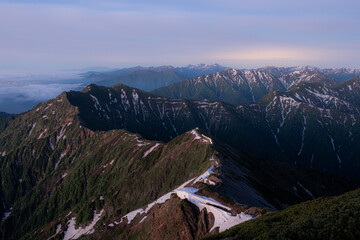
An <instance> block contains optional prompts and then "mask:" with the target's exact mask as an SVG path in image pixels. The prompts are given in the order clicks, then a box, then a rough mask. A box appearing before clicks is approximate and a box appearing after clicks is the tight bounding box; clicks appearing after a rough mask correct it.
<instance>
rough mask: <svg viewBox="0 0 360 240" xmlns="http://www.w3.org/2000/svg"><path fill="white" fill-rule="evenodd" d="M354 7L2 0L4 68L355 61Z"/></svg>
mask: <svg viewBox="0 0 360 240" xmlns="http://www.w3.org/2000/svg"><path fill="white" fill-rule="evenodd" d="M359 9H360V2H359V1H355V0H352V1H351V0H345V1H338V0H337V1H333V0H327V1H324V0H317V1H314V0H312V1H310V0H302V1H289V0H287V1H285V0H273V1H269V0H253V1H234V0H221V1H220V0H219V1H215V0H206V1H205V0H191V1H190V0H183V1H168V0H167V1H165V0H163V1H160V0H159V1H143V0H142V1H111V0H103V1H95V0H82V1H80V0H78V1H76V0H72V1H56V0H52V1H50V0H47V1H40V0H39V1H34V0H32V1H31V0H28V1H16V0H15V1H14V0H12V1H4V0H0V71H2V70H6V69H15V70H17V69H25V70H39V71H51V70H59V69H67V68H82V67H90V66H108V67H117V68H120V67H128V66H134V65H144V66H153V65H155V66H156V65H164V64H165V65H174V66H182V65H187V64H196V63H200V62H201V63H209V64H211V63H215V62H216V63H219V64H222V65H226V66H231V67H236V68H247V67H261V66H265V65H277V66H292V65H314V66H318V67H342V66H345V67H353V68H359V67H360V14H359Z"/></svg>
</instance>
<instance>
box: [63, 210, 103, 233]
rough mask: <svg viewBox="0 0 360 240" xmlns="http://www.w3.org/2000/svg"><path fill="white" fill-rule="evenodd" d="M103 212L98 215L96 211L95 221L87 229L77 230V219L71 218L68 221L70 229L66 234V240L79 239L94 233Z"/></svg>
mask: <svg viewBox="0 0 360 240" xmlns="http://www.w3.org/2000/svg"><path fill="white" fill-rule="evenodd" d="M103 212H104V210H101V211H100V213H99V214H97V213H96V211H94V218H93V221H92V222H91V223H90V224H89V225H88V226H86V227H85V228H82V227H79V228H78V229H75V219H76V218H75V217H73V218H71V219H70V220H69V221H68V228H67V230H66V231H65V232H64V240H69V239H78V238H79V237H81V236H82V235H84V234H85V235H88V234H92V233H94V231H95V230H94V226H95V224H96V223H97V222H98V221H99V220H100V218H101V215H102V214H103Z"/></svg>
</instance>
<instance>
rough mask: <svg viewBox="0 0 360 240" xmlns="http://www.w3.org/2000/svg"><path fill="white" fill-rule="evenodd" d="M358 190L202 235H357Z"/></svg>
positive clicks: (359, 234)
mask: <svg viewBox="0 0 360 240" xmlns="http://www.w3.org/2000/svg"><path fill="white" fill-rule="evenodd" d="M359 225H360V190H355V191H352V192H349V193H346V194H344V195H341V196H339V197H335V198H319V199H316V200H312V201H308V202H304V203H300V204H297V205H294V206H292V207H289V208H288V209H286V210H283V211H280V212H274V213H270V214H267V215H265V216H262V217H259V218H258V219H255V220H251V221H249V222H245V223H242V224H240V225H237V226H235V227H233V228H231V229H229V230H227V231H225V232H223V233H221V234H218V235H214V236H212V237H209V238H206V239H207V240H212V239H224V238H227V237H236V239H247V240H250V239H254V240H255V239H258V240H260V239H261V240H263V239H277V240H282V239H284V240H285V239H292V240H296V239H299V240H304V239H324V240H331V239H333V240H337V239H354V240H355V239H359V238H360V229H359Z"/></svg>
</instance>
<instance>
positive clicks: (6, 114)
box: [0, 112, 14, 118]
mask: <svg viewBox="0 0 360 240" xmlns="http://www.w3.org/2000/svg"><path fill="white" fill-rule="evenodd" d="M12 115H14V114H10V113H6V112H0V118H3V117H10V116H12Z"/></svg>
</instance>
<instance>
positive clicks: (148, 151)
mask: <svg viewBox="0 0 360 240" xmlns="http://www.w3.org/2000/svg"><path fill="white" fill-rule="evenodd" d="M159 145H160V143H156V144H155V145H154V146H152V147H151V148H150V149H149V150H147V151H146V152H145V153H144V155H143V158H145V157H146V156H147V155H149V154H150V153H151V152H152V151H154V150H155V148H157V147H158V146H159Z"/></svg>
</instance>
